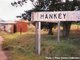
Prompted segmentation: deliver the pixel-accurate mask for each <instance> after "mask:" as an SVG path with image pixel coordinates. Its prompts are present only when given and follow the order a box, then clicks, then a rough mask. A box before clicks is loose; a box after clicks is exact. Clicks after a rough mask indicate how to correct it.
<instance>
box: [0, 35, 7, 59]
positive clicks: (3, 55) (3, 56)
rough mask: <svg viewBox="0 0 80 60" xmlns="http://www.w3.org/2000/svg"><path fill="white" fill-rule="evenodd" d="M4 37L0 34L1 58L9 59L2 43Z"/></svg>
mask: <svg viewBox="0 0 80 60" xmlns="http://www.w3.org/2000/svg"><path fill="white" fill-rule="evenodd" d="M3 41H4V39H3V38H2V37H1V36H0V60H8V58H7V56H6V54H5V52H4V51H3V50H2V44H3Z"/></svg>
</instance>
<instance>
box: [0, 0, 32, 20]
mask: <svg viewBox="0 0 80 60" xmlns="http://www.w3.org/2000/svg"><path fill="white" fill-rule="evenodd" d="M14 1H18V0H0V19H3V20H17V18H16V16H17V15H21V14H22V13H24V11H25V10H30V9H32V8H34V6H33V5H32V3H31V2H30V0H28V3H26V4H24V5H23V6H22V7H20V6H18V7H14V6H12V5H11V2H14Z"/></svg>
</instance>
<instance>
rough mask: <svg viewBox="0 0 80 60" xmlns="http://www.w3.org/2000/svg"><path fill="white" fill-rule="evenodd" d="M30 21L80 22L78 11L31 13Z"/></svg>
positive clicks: (79, 12)
mask: <svg viewBox="0 0 80 60" xmlns="http://www.w3.org/2000/svg"><path fill="white" fill-rule="evenodd" d="M32 21H42V22H57V21H80V11H56V12H33V13H32Z"/></svg>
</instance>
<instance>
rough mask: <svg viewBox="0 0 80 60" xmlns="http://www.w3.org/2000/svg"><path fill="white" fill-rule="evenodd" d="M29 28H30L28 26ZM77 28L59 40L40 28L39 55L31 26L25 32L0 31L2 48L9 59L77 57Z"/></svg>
mask: <svg viewBox="0 0 80 60" xmlns="http://www.w3.org/2000/svg"><path fill="white" fill-rule="evenodd" d="M29 29H31V28H29ZM79 32H80V31H79V30H76V31H73V30H72V31H71V33H70V36H69V37H68V38H64V37H61V42H60V43H58V42H57V41H56V40H57V38H56V36H57V32H56V29H55V34H54V35H47V33H46V31H44V30H42V40H41V55H40V56H38V55H37V54H36V53H35V32H34V29H33V28H32V29H31V30H30V31H28V32H26V33H22V34H21V35H20V33H15V34H9V33H5V32H0V35H1V36H3V37H4V40H5V41H4V44H3V49H4V50H8V51H9V54H10V60H46V59H45V57H57V56H58V57H63V56H64V57H79V56H80V36H79V35H80V34H79Z"/></svg>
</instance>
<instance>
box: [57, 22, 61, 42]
mask: <svg viewBox="0 0 80 60" xmlns="http://www.w3.org/2000/svg"><path fill="white" fill-rule="evenodd" d="M57 42H60V21H58V36H57Z"/></svg>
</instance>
